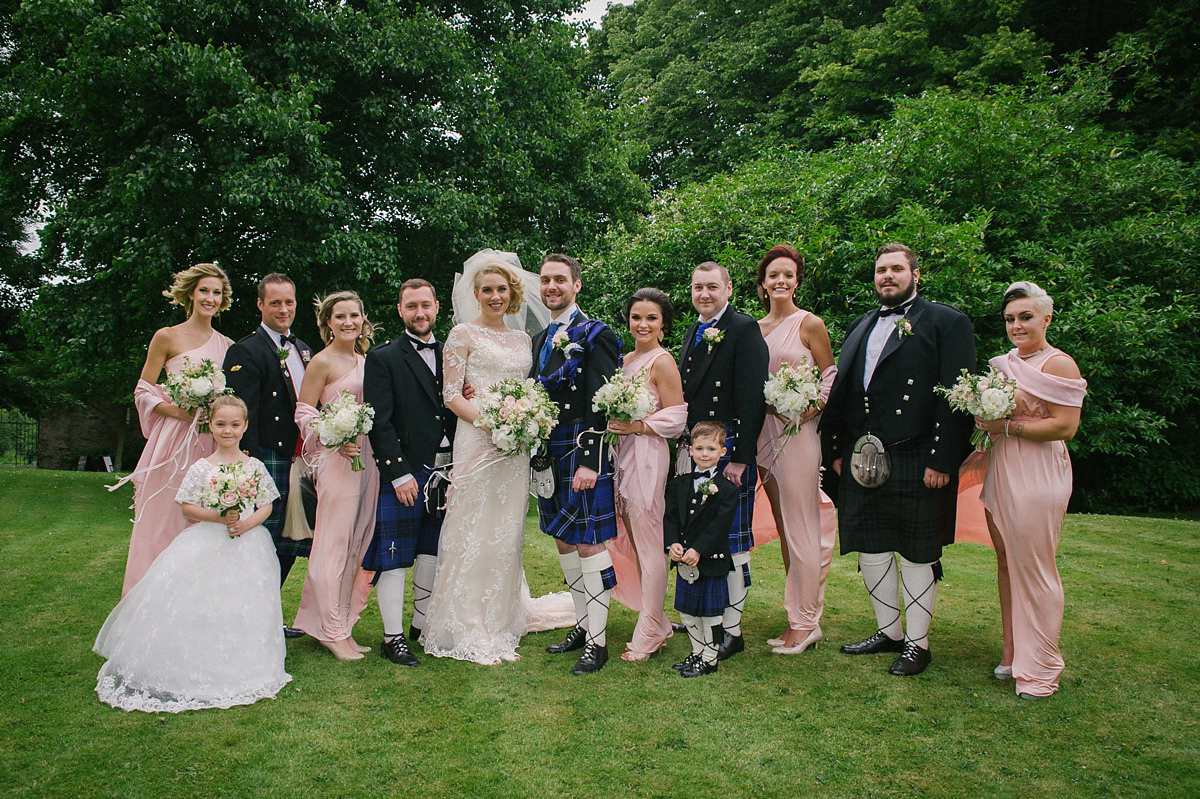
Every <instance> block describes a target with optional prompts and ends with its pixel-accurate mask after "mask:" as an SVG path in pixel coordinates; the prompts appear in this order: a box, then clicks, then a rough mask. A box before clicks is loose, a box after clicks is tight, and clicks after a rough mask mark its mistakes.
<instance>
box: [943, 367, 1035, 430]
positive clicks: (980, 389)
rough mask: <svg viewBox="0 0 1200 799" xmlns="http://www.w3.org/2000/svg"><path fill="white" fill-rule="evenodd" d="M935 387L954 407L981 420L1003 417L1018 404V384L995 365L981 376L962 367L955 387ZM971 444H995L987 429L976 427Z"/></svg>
mask: <svg viewBox="0 0 1200 799" xmlns="http://www.w3.org/2000/svg"><path fill="white" fill-rule="evenodd" d="M933 390H934V391H936V392H937V393H939V394H941V395H942V396H943V397H945V398H946V399H947V400H948V401H949V403H950V407H951V408H953V409H954V410H956V411H962V412H965V413H969V414H971V415H972V416H978V417H979V418H980V419H987V420H992V419H1003V418H1004V417H1005V416H1008V415H1009V414H1010V413H1012V412H1013V410H1014V409H1015V408H1016V407H1017V400H1016V391H1017V385H1016V383H1014V382H1013V381H1012V380H1011V379H1010V378H1009V376H1008V375H1006V374H1004V372H1001V371H1000V370H999V369H997V368H996V367H994V366H992V367H989V368H988V370H987V371H986V372H984V373H983V374H979V375H973V374H971V373H970V372H968V371H967V370H966V369H963V370H962V373H961V374H960V375H959V376H958V380H956V381H955V382H954V385H953V386H950V387H949V388H946V387H945V386H934V388H933ZM971 443H972V444H973V445H975V447H976V448H977V449H980V450H985V449H987V448H988V447H990V446H991V445H992V437H991V436H990V435H988V433H987V431H986V430H976V431H975V432H973V433H972V434H971Z"/></svg>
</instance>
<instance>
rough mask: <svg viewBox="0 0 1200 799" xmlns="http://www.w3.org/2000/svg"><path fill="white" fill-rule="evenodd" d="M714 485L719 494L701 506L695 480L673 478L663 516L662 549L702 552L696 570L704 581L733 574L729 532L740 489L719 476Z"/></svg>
mask: <svg viewBox="0 0 1200 799" xmlns="http://www.w3.org/2000/svg"><path fill="white" fill-rule="evenodd" d="M713 482H715V483H716V485H717V493H715V494H713V495H711V496H709V498H708V499H706V500H704V501H703V502H701V501H700V498H699V497H697V496H696V495H695V491H694V490H693V485H694V484H695V478H694V477H693V476H692V475H691V474H690V473H688V474H683V475H680V476H678V477H673V478H671V480H670V481H669V482H668V483H667V507H666V512H665V513H664V514H663V548H664V549H670V548H671V544H680V545H681V546H682V547H683V548H684V551H687V550H689V549H694V550H696V551H697V552H699V553H700V563H699V564H698V565H697V568H698V569H700V575H701V576H702V577H724V576H725V575H726V574H728V573H729V572H730V571H732V570H733V556H732V555H730V554H729V528H730V526H731V525H732V524H733V517H734V515H735V514H736V513H737V503H738V487H737V486H736V485H734V484H733V482H732V481H731V480H729V478H727V477H725V475H723V474H720V473H718V474H717V475H716V477H714V478H713ZM693 500H695V502H693Z"/></svg>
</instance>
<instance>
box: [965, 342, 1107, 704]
mask: <svg viewBox="0 0 1200 799" xmlns="http://www.w3.org/2000/svg"><path fill="white" fill-rule="evenodd" d="M1061 352H1062V351H1061V350H1058V349H1055V348H1054V347H1048V348H1047V349H1045V350H1043V351H1042V352H1039V353H1037V354H1036V355H1034V356H1033V357H1031V358H1029V359H1028V360H1024V359H1022V358H1020V357H1019V356H1018V355H1017V351H1016V350H1015V349H1014V350H1011V351H1009V352H1008V353H1007V354H1006V355H999V356H997V357H995V358H992V359H991V361H989V363H990V364H991V365H992V366H994V367H996V368H997V369H999V370H1001V371H1002V372H1004V373H1005V374H1006V375H1008V376H1009V377H1011V378H1012V379H1013V380H1015V381H1016V383H1017V391H1016V401H1017V407H1016V410H1014V411H1013V414H1012V419H1013V421H1017V422H1020V421H1033V420H1037V419H1045V418H1047V417H1048V416H1049V415H1050V413H1049V409H1048V408H1047V406H1046V403H1047V402H1050V403H1053V404H1055V405H1065V406H1069V407H1073V408H1077V407H1082V405H1083V398H1084V395H1085V394H1086V393H1087V381H1086V380H1084V379H1082V378H1077V379H1069V378H1062V377H1057V376H1055V375H1049V374H1045V373H1044V372H1042V367H1043V366H1044V365H1045V363H1046V361H1048V360H1049V359H1050V358H1052V357H1054V356H1055V355H1059V354H1061ZM992 442H993V445H994V446H992V447H991V448H990V449H989V450H988V452H989V453H990V458H991V460H990V464H989V466H988V471H987V476H986V477H985V478H984V481H983V492H982V494H981V498H982V499H983V506H984V507H985V508H987V510H988V512H989V513H990V514H991V516H992V520H993V521H994V522H995V524H996V529H997V531H998V532H999V533H1000V540H1001V541H1002V542H1003V544H1004V552H1003V554H1000V553H998V554H997V559H996V567H997V574H998V578H999V583H1000V597H1001V602H1000V614H1001V617H1002V619H1003V623H1004V635H1005V643H1006V644H1008V643H1010V642H1011V644H1012V652H1013V662H1012V670H1013V677H1014V678H1015V679H1016V683H1017V685H1016V690H1017V693H1028V694H1032V695H1033V696H1049V695H1050V694H1052V693H1054V692H1055V691H1057V690H1058V678H1059V676H1060V675H1061V674H1062V671H1063V659H1062V654H1061V653H1060V652H1059V649H1058V638H1059V633H1060V632H1061V631H1062V618H1063V586H1062V579H1061V578H1060V577H1059V575H1058V567H1057V565H1055V562H1054V556H1055V553H1056V552H1057V551H1058V537H1059V533H1060V532H1061V531H1062V523H1063V517H1064V516H1065V515H1066V513H1067V501H1068V500H1069V499H1070V498H1071V457H1070V455H1068V454H1067V445H1066V443H1065V442H1063V441H1029V440H1026V439H1023V438H1006V437H1004V436H993V437H992ZM1005 586H1007V587H1008V592H1007V594H1008V596H1009V600H1008V602H1007V603H1006V602H1005V594H1006V592H1005V590H1004V587H1005ZM1006 604H1007V605H1008V606H1007V607H1006V606H1005V605H1006ZM1005 648H1006V649H1008V646H1006V647H1005Z"/></svg>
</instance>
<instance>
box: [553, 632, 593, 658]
mask: <svg viewBox="0 0 1200 799" xmlns="http://www.w3.org/2000/svg"><path fill="white" fill-rule="evenodd" d="M586 643H587V632H586V631H585V630H584V629H583V628H582V627H575V628H573V629H572V630H571V632H569V633H567V637H566V638H564V639H563V640H562V642H561V643H558V644H551V645H550V646H548V647H546V651H547V652H549V653H550V654H551V655H561V654H562V653H563V652H574V651H575V650H576V649H583V645H584V644H586Z"/></svg>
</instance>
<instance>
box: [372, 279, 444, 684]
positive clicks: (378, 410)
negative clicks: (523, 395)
mask: <svg viewBox="0 0 1200 799" xmlns="http://www.w3.org/2000/svg"><path fill="white" fill-rule="evenodd" d="M396 310H397V311H398V312H399V313H400V319H401V321H403V322H404V333H403V334H402V335H401V336H399V337H397V338H395V339H392V340H391V341H389V342H388V343H386V344H384V345H382V346H380V347H374V348H372V349H371V350H370V351H369V352H368V353H367V363H366V366H365V367H364V373H363V398H364V399H365V400H366V401H367V402H369V403H370V404H371V407H373V408H374V409H375V426H374V427H372V428H371V431H370V433H368V436H369V438H370V439H371V449H372V450H373V452H374V455H375V464H376V465H377V466H378V467H379V475H380V477H381V478H382V479H381V480H380V481H379V505H378V511H377V513H376V516H375V518H376V521H375V536H374V538H373V539H372V540H371V545H370V547H368V548H367V554H366V557H365V558H364V559H363V568H364V569H366V570H367V571H373V572H375V573H376V578H375V579H376V584H375V594H376V597H377V598H378V601H379V615H380V616H381V617H382V618H383V644H382V646H381V647H380V649H379V653H380V655H382V656H383V657H385V658H387V659H388V660H390V661H392V662H393V663H396V664H398V665H401V666H416V665H417V663H418V661H417V658H416V656H415V655H414V654H413V653H412V650H411V649H410V648H409V644H408V641H407V640H406V639H405V637H404V576H405V571H404V570H405V569H406V568H408V567H409V566H412V568H413V577H412V580H413V619H412V626H411V627H410V628H409V636H410V637H411V638H413V639H416V638H418V637H419V636H420V634H421V630H422V629H423V628H424V626H425V624H424V621H425V606H426V604H427V603H428V601H429V594H430V592H431V591H432V589H433V577H434V573H435V571H436V570H437V553H438V539H439V537H440V535H441V530H442V517H441V513H440V512H438V511H436V508H435V509H434V511H433V512H431V511H430V509H429V508H427V507H426V503H425V490H426V485H427V484H428V483H429V480H430V478H431V477H432V476H433V474H434V470H435V469H436V468H438V467H439V466H444V465H448V464H449V462H450V449H451V445H452V443H453V440H454V430H455V427H456V426H457V425H456V424H455V422H456V419H455V416H454V414H452V413H450V412H448V411H447V410H446V407H445V405H444V404H443V402H442V342H440V341H438V340H437V339H435V338H434V337H433V332H432V331H433V325H434V322H436V321H437V314H438V301H437V297H436V296H435V295H434V292H433V285H432V284H431V283H429V281H427V280H422V279H420V278H413V279H411V280H407V281H405V282H404V284H403V285H401V286H400V299H399V301H398V302H397V304H396ZM439 462H440V463H439Z"/></svg>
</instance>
